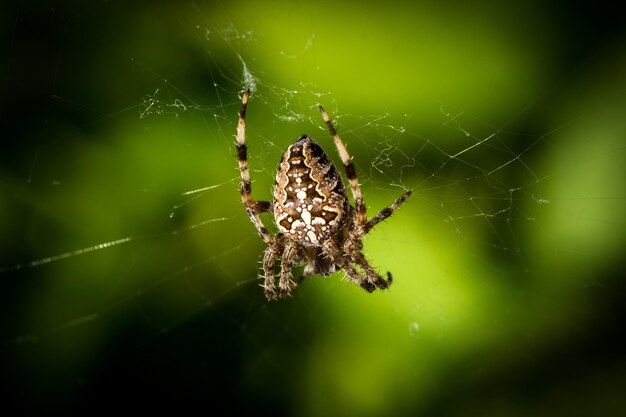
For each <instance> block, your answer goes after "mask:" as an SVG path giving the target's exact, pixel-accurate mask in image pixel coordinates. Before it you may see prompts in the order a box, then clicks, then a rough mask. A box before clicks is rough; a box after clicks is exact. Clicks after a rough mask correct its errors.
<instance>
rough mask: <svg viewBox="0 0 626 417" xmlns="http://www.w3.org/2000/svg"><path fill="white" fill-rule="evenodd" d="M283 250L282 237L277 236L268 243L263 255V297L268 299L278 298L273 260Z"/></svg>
mask: <svg viewBox="0 0 626 417" xmlns="http://www.w3.org/2000/svg"><path fill="white" fill-rule="evenodd" d="M270 239H272V238H270ZM283 250H284V244H283V241H282V239H280V238H279V239H276V240H274V241H273V242H271V243H270V245H269V246H268V247H267V249H265V254H264V255H263V273H264V275H265V280H264V281H263V288H264V289H265V298H267V299H268V300H272V299H276V298H278V297H277V296H276V287H275V286H274V278H275V274H274V262H275V261H276V259H278V258H279V257H280V255H281V254H282V253H283Z"/></svg>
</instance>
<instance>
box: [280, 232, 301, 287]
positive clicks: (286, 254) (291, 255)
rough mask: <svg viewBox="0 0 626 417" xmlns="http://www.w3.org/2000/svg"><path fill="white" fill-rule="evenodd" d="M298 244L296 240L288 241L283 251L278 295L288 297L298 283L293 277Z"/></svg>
mask: <svg viewBox="0 0 626 417" xmlns="http://www.w3.org/2000/svg"><path fill="white" fill-rule="evenodd" d="M298 254H299V251H298V245H297V244H296V243H295V242H291V241H290V242H288V243H287V244H286V245H285V250H284V251H283V257H282V259H281V262H280V281H279V282H278V296H279V297H281V298H282V297H287V296H290V295H291V291H293V290H294V289H295V288H296V286H297V285H298V284H297V283H296V282H294V281H293V280H292V279H291V278H292V275H291V267H292V266H293V262H294V260H295V259H296V258H298Z"/></svg>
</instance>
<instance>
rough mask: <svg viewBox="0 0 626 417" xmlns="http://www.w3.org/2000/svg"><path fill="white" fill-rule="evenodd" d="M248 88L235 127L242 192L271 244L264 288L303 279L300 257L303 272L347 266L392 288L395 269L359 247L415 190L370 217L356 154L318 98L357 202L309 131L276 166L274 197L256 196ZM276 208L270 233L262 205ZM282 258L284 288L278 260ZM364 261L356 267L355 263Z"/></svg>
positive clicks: (282, 290) (287, 290)
mask: <svg viewBox="0 0 626 417" xmlns="http://www.w3.org/2000/svg"><path fill="white" fill-rule="evenodd" d="M249 95H250V91H249V90H246V91H245V92H244V94H243V99H242V102H241V112H240V113H239V125H238V127H237V155H238V157H239V171H240V173H241V198H242V200H243V203H244V206H245V207H246V211H247V213H248V215H249V216H250V218H251V219H252V222H253V223H254V225H255V226H256V228H257V230H258V232H259V234H260V235H261V238H262V239H263V240H264V241H265V243H266V244H267V245H268V247H267V249H266V250H265V255H264V257H263V271H264V277H265V279H264V283H263V287H264V288H265V296H266V297H267V298H268V299H274V298H278V297H284V296H287V295H290V294H291V291H292V290H293V289H294V288H295V287H296V285H297V283H296V282H295V281H294V280H293V279H292V275H291V269H292V267H293V266H294V265H302V264H304V265H305V267H304V272H303V275H302V278H304V277H308V276H311V275H314V274H320V275H329V274H332V273H333V272H336V271H338V270H340V269H343V270H344V271H345V272H346V274H347V276H348V278H349V279H351V280H352V281H354V282H355V283H357V284H358V285H360V286H361V287H362V288H364V289H365V290H367V291H368V292H372V291H374V290H375V289H376V288H381V289H384V288H388V287H389V285H390V284H391V274H390V273H389V272H388V273H387V280H385V279H383V278H382V277H381V276H380V275H379V274H378V273H377V272H376V270H375V269H374V268H372V267H371V266H370V264H369V263H368V262H367V260H366V259H365V256H364V255H363V253H362V252H361V250H362V248H363V245H362V243H361V239H362V238H363V236H365V235H366V234H367V233H368V232H369V231H370V230H372V228H373V227H374V226H375V225H376V224H378V223H380V222H381V221H382V220H384V219H386V218H387V217H389V216H390V215H391V214H392V213H393V212H394V211H395V210H396V209H397V208H398V207H400V205H401V204H402V203H404V201H405V200H406V199H407V197H408V196H409V195H411V192H410V191H407V192H405V193H404V194H403V195H402V196H401V197H400V198H398V199H397V200H396V201H395V202H394V203H393V204H392V205H390V206H389V207H387V208H385V209H383V210H382V211H381V212H380V213H378V214H377V215H376V216H375V217H374V218H372V219H371V220H369V221H368V220H367V213H366V209H365V204H364V203H363V197H362V196H361V189H360V186H359V183H358V181H357V178H356V171H355V169H354V165H353V163H352V159H351V158H350V156H349V155H348V152H347V150H346V148H345V146H344V144H343V142H342V141H341V139H340V138H339V136H338V135H337V132H336V131H335V128H334V127H333V125H332V123H331V121H330V119H329V117H328V115H327V114H326V112H325V111H324V109H323V108H322V107H321V106H320V107H319V109H320V112H321V113H322V117H323V118H324V122H325V123H326V125H327V126H328V129H329V130H330V133H331V135H332V136H333V140H334V142H335V146H336V147H337V150H338V151H339V156H340V157H341V160H342V162H343V164H344V167H345V169H346V174H347V176H348V181H349V183H350V188H351V189H352V195H353V197H354V204H355V206H354V207H352V206H351V205H350V204H349V203H348V197H347V195H346V189H345V187H344V185H343V181H342V180H341V175H339V171H337V168H336V167H335V165H334V164H333V163H332V162H331V160H330V159H329V158H328V156H327V155H326V154H325V153H324V151H323V150H322V148H321V147H320V146H319V145H318V144H317V143H316V142H315V141H314V140H313V139H311V138H310V137H308V136H306V135H303V136H302V137H300V139H298V140H297V141H296V142H295V143H294V144H292V145H291V146H289V147H288V148H287V150H286V151H285V153H284V154H283V157H282V159H281V161H280V164H279V166H278V172H277V173H276V184H275V186H274V200H273V201H272V202H270V201H256V200H253V199H252V198H251V197H250V193H251V184H250V172H249V169H248V157H247V147H246V144H245V116H246V107H247V105H248V97H249ZM262 212H273V213H274V220H275V222H276V226H277V227H278V230H279V233H278V234H276V235H275V236H272V235H270V234H269V232H268V231H267V229H266V228H265V226H264V225H263V222H262V221H261V219H260V218H259V213H262ZM279 258H280V260H281V262H280V279H279V282H278V292H277V291H276V286H275V272H274V263H275V262H276V260H277V259H279ZM353 264H354V266H353ZM357 267H358V269H357Z"/></svg>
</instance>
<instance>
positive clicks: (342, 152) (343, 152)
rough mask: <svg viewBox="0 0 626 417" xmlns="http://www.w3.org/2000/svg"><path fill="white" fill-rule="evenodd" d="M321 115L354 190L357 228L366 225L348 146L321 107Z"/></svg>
mask: <svg viewBox="0 0 626 417" xmlns="http://www.w3.org/2000/svg"><path fill="white" fill-rule="evenodd" d="M319 109H320V113H322V118H323V119H324V122H325V123H326V126H328V130H329V131H330V134H331V135H332V137H333V141H334V142H335V146H336V147H337V151H338V152H339V156H340V157H341V161H342V162H343V166H344V167H345V169H346V175H347V176H348V181H349V182H350V188H351V189H352V196H353V197H354V205H355V206H356V218H355V224H356V225H357V226H363V225H365V222H366V221H367V210H366V208H365V203H364V202H363V195H362V194H361V187H360V186H359V181H358V179H357V177H356V170H355V168H354V164H353V163H352V158H351V157H350V154H348V151H347V149H346V146H345V145H344V144H343V142H342V141H341V139H340V138H339V135H338V134H337V131H336V130H335V127H334V126H333V124H332V122H331V121H330V117H328V114H326V111H325V110H324V108H323V107H322V106H319Z"/></svg>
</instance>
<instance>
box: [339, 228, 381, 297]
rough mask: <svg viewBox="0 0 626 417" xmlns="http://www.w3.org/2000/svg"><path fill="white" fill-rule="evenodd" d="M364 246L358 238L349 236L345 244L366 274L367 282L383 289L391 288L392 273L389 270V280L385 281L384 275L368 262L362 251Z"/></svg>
mask: <svg viewBox="0 0 626 417" xmlns="http://www.w3.org/2000/svg"><path fill="white" fill-rule="evenodd" d="M362 247H363V246H362V244H361V242H360V240H358V238H348V240H346V243H345V244H344V252H345V253H346V254H347V255H348V256H349V257H350V258H352V260H353V262H354V263H355V264H357V265H358V266H359V267H360V268H361V270H362V271H363V273H364V274H365V279H366V280H367V282H369V283H370V284H372V285H374V287H377V288H380V289H381V290H382V289H385V288H389V286H390V285H391V274H390V273H389V272H387V281H385V280H384V279H383V277H381V276H380V275H379V274H378V272H376V270H375V269H374V268H373V267H372V266H371V265H370V264H369V262H367V259H365V255H363V252H361V249H362Z"/></svg>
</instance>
